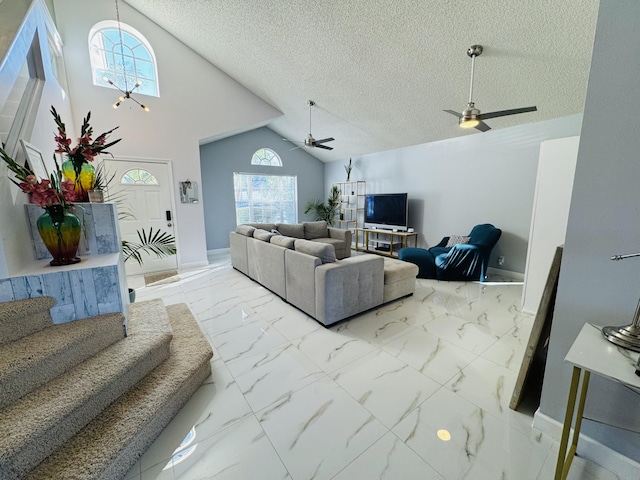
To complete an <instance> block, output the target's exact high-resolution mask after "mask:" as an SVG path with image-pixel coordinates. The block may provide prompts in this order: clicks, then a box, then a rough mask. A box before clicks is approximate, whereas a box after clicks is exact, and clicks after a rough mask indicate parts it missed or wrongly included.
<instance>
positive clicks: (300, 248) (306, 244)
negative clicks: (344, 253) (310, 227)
mask: <svg viewBox="0 0 640 480" xmlns="http://www.w3.org/2000/svg"><path fill="white" fill-rule="evenodd" d="M295 247H296V248H295V250H296V251H297V252H300V253H306V254H307V255H313V256H314V257H318V258H319V259H320V261H321V262H322V263H332V262H335V261H336V251H335V249H334V248H333V245H329V244H328V243H318V242H311V241H309V240H303V239H297V240H296V241H295Z"/></svg>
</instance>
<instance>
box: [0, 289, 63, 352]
mask: <svg viewBox="0 0 640 480" xmlns="http://www.w3.org/2000/svg"><path fill="white" fill-rule="evenodd" d="M55 304H56V301H55V299H54V298H53V297H37V298H27V299H24V300H15V301H12V302H3V303H0V345H6V344H7V343H11V342H13V341H15V340H18V339H19V338H22V337H26V336H27V335H31V334H32V333H35V332H38V331H40V330H42V329H44V328H47V327H48V326H50V325H51V324H53V321H52V320H51V313H50V312H49V309H50V308H51V307H53V306H54V305H55Z"/></svg>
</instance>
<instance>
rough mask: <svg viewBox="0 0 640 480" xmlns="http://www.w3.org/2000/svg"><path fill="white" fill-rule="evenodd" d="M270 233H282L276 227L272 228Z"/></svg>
mask: <svg viewBox="0 0 640 480" xmlns="http://www.w3.org/2000/svg"><path fill="white" fill-rule="evenodd" d="M271 233H273V234H274V235H282V234H281V233H280V232H279V231H278V229H277V228H272V229H271Z"/></svg>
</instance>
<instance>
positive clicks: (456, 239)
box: [253, 233, 471, 248]
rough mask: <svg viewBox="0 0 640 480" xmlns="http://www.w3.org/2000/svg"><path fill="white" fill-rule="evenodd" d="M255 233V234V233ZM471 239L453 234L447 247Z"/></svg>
mask: <svg viewBox="0 0 640 480" xmlns="http://www.w3.org/2000/svg"><path fill="white" fill-rule="evenodd" d="M253 235H254V236H255V233H254V234H253ZM469 240H471V237H466V236H464V235H451V236H450V237H449V241H448V242H447V244H446V245H445V247H447V248H448V247H453V246H454V245H458V244H459V243H469Z"/></svg>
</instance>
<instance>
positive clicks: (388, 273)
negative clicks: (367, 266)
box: [384, 257, 418, 285]
mask: <svg viewBox="0 0 640 480" xmlns="http://www.w3.org/2000/svg"><path fill="white" fill-rule="evenodd" d="M417 275H418V266H417V265H415V264H413V263H410V262H403V261H402V260H396V259H395V258H386V257H385V259H384V284H385V285H390V284H392V283H395V282H399V281H400V280H404V279H406V278H413V279H415V278H416V276H417Z"/></svg>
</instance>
